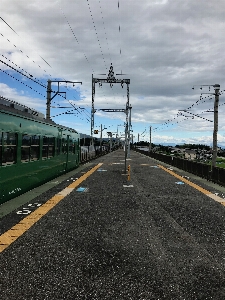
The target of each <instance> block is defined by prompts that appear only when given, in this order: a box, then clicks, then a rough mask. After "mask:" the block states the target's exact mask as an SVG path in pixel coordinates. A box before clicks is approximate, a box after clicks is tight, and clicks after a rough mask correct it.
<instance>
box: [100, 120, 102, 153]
mask: <svg viewBox="0 0 225 300" xmlns="http://www.w3.org/2000/svg"><path fill="white" fill-rule="evenodd" d="M100 152H101V153H102V124H101V134H100Z"/></svg>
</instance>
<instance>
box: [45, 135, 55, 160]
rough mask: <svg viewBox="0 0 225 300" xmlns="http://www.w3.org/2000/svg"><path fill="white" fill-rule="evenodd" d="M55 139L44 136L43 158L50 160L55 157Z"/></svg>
mask: <svg viewBox="0 0 225 300" xmlns="http://www.w3.org/2000/svg"><path fill="white" fill-rule="evenodd" d="M54 149H55V138H54V137H46V136H43V146H42V158H44V159H45V158H50V157H53V156H54Z"/></svg>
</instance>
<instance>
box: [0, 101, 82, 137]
mask: <svg viewBox="0 0 225 300" xmlns="http://www.w3.org/2000/svg"><path fill="white" fill-rule="evenodd" d="M4 100H6V101H4ZM15 104H16V105H15ZM0 111H2V112H5V113H10V114H13V115H17V116H19V117H21V118H24V119H31V120H33V121H39V122H43V123H46V124H49V125H52V126H56V127H61V128H64V129H67V130H70V131H73V132H75V133H78V132H77V131H76V130H75V129H73V128H69V127H66V126H63V125H60V124H57V123H55V122H54V121H52V120H51V119H50V120H47V119H45V118H44V114H42V113H39V112H37V111H36V110H33V109H30V108H29V107H27V106H25V105H22V104H21V106H19V103H17V102H15V101H11V100H9V99H6V98H4V97H0Z"/></svg>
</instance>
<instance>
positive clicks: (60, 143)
mask: <svg viewBox="0 0 225 300" xmlns="http://www.w3.org/2000/svg"><path fill="white" fill-rule="evenodd" d="M61 145H62V140H61V139H59V138H57V141H56V154H57V155H59V154H60V149H61Z"/></svg>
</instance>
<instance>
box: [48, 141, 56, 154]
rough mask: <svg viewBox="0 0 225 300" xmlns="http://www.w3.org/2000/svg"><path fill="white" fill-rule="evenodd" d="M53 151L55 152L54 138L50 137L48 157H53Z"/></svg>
mask: <svg viewBox="0 0 225 300" xmlns="http://www.w3.org/2000/svg"><path fill="white" fill-rule="evenodd" d="M54 150H55V138H54V137H50V138H48V157H53V156H54Z"/></svg>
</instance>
